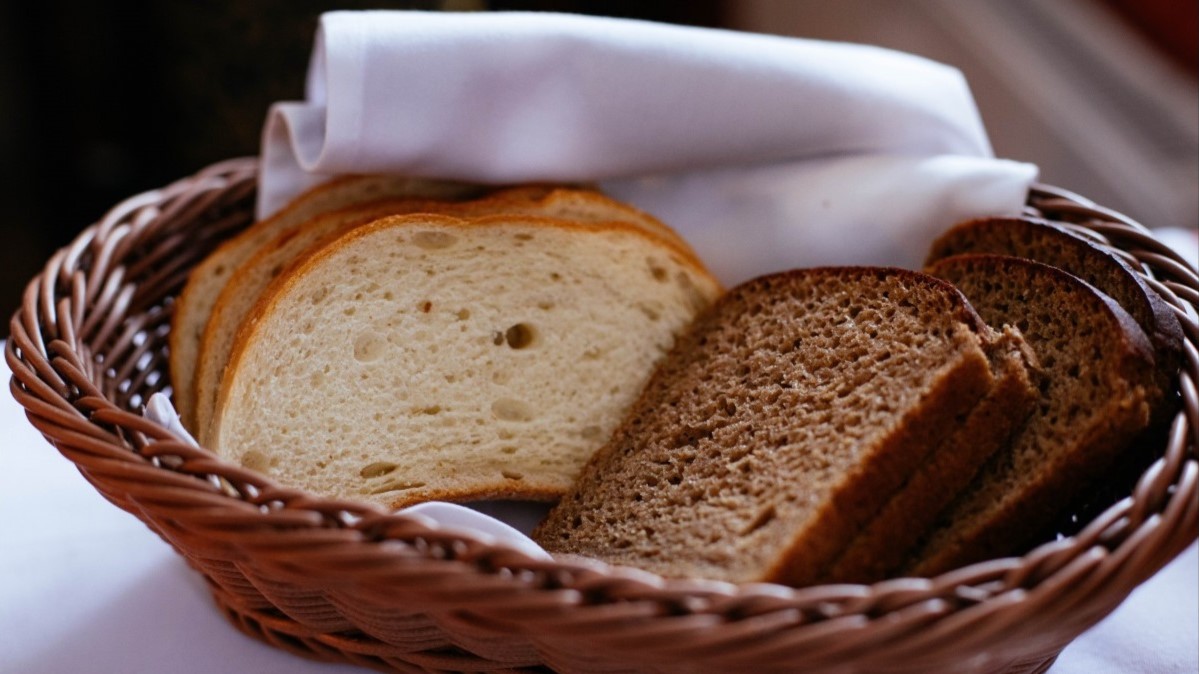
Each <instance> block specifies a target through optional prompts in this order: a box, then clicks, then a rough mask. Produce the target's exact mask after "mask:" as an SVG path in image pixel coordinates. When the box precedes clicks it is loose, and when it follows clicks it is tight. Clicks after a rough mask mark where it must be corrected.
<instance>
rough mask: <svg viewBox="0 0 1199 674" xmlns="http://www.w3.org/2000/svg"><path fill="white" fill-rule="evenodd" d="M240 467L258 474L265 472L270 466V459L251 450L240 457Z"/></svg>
mask: <svg viewBox="0 0 1199 674" xmlns="http://www.w3.org/2000/svg"><path fill="white" fill-rule="evenodd" d="M241 465H242V467H243V468H249V469H250V470H255V471H258V472H265V471H266V470H267V469H268V468H269V467H270V465H271V460H270V457H268V456H267V455H266V454H263V453H262V452H260V451H258V450H254V449H251V450H250V451H248V452H246V453H245V454H242V455H241Z"/></svg>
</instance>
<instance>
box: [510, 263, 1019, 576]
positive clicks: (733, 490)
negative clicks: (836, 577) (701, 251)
mask: <svg viewBox="0 0 1199 674" xmlns="http://www.w3.org/2000/svg"><path fill="white" fill-rule="evenodd" d="M1022 353H1023V352H1022V350H1021V348H1020V347H1019V339H1018V337H1016V336H1015V333H1014V332H1013V333H1009V335H1008V336H1001V335H997V334H996V333H994V332H993V331H991V330H990V329H989V328H988V327H987V326H986V325H985V324H984V323H983V321H982V320H981V319H980V318H979V317H978V315H977V314H976V313H975V312H974V310H973V309H971V308H970V306H969V305H968V304H967V302H966V300H965V299H964V298H963V297H962V295H961V293H959V292H958V291H957V290H955V289H954V288H953V287H952V286H950V285H948V284H946V283H944V282H941V281H938V280H936V279H934V278H932V277H929V276H925V275H923V274H919V273H916V272H908V271H902V270H893V269H872V268H824V269H812V270H801V271H795V272H790V273H785V274H781V275H772V276H767V277H762V278H759V279H756V280H754V281H751V282H749V283H747V284H743V285H741V286H738V287H737V288H734V289H732V290H730V291H729V293H728V294H727V295H725V297H723V298H722V299H721V300H720V301H719V302H718V303H717V304H716V306H715V307H714V308H713V309H712V310H710V311H709V312H707V313H706V314H704V315H703V316H702V317H701V318H700V319H699V320H698V321H697V322H696V324H695V325H694V326H693V328H692V329H691V330H690V331H689V332H688V333H687V334H686V335H685V336H684V337H683V338H681V339H680V340H679V342H678V343H677V344H676V346H675V349H674V350H673V351H672V352H671V353H670V355H669V356H668V357H667V358H666V359H665V360H664V361H663V362H662V364H661V365H660V366H659V369H658V370H657V372H656V373H655V375H654V377H653V378H652V380H651V381H650V383H649V385H648V386H647V388H646V390H645V391H644V393H643V394H642V396H641V397H640V398H639V400H638V401H637V403H636V405H635V406H634V407H633V409H632V410H631V411H630V414H629V416H628V417H627V418H626V419H625V421H624V423H623V424H622V425H621V427H620V428H619V430H618V431H617V432H616V434H615V436H614V437H613V439H612V441H611V442H610V443H609V444H608V445H607V446H605V447H604V449H602V450H601V451H600V452H598V453H597V454H596V455H595V456H594V457H593V459H592V460H591V462H589V463H588V465H587V467H586V469H585V470H584V472H583V474H582V476H581V477H580V479H579V481H578V482H577V483H576V485H575V487H574V488H573V489H572V491H571V492H570V493H569V494H568V495H567V496H566V497H565V498H564V499H563V500H562V501H561V502H560V503H559V504H558V505H557V507H555V509H554V510H553V511H551V513H550V515H549V517H548V518H547V519H546V521H545V522H543V523H542V524H541V525H540V526H539V527H538V529H537V530H536V531H535V532H534V537H535V538H536V539H537V540H538V541H539V542H540V543H541V544H542V545H544V546H545V547H547V548H548V549H550V550H551V551H556V552H560V553H572V554H581V555H587V556H591V557H598V558H600V559H604V560H606V561H609V562H613V563H619V564H628V565H633V566H638V567H641V568H644V569H648V570H651V571H654V572H657V573H661V574H663V575H667V576H701V577H706V578H717V579H723V580H729V581H738V582H743V581H775V582H783V583H789V584H796V585H800V584H805V583H810V582H814V581H816V580H818V579H820V578H821V577H823V576H824V575H825V574H826V573H827V570H828V568H829V566H830V565H832V564H833V563H834V562H836V561H837V559H838V556H839V555H840V553H842V551H844V550H845V549H846V547H847V546H849V545H850V544H851V543H853V542H854V541H855V539H856V538H857V537H858V536H860V535H861V536H867V537H871V536H877V537H879V542H884V539H885V538H886V534H887V532H870V531H868V526H867V525H868V523H869V522H870V521H871V518H873V517H875V516H876V514H877V513H878V512H879V511H880V509H882V508H883V507H884V506H886V505H887V503H888V502H889V501H890V500H891V499H892V497H894V496H896V495H897V494H900V493H902V492H903V487H904V486H905V485H906V484H907V483H908V482H909V481H910V480H911V479H912V478H913V477H914V476H915V475H917V474H918V473H919V471H920V470H921V467H922V466H924V465H927V464H926V462H928V461H929V460H930V455H931V456H939V457H940V458H936V459H935V461H937V462H939V464H938V465H939V466H940V470H941V472H943V473H945V474H947V475H948V474H952V479H953V480H955V481H957V482H959V483H960V482H964V481H965V480H967V479H969V477H970V475H972V474H973V471H974V470H975V469H976V468H977V463H978V462H979V461H981V459H979V458H978V457H977V454H975V456H974V462H973V465H967V464H969V463H970V462H954V461H951V460H949V459H951V458H952V457H953V456H954V455H955V454H957V453H959V452H963V451H965V452H969V451H972V447H971V445H972V444H975V443H976V440H975V438H972V437H967V436H966V435H965V434H962V433H959V432H957V429H958V428H959V426H960V425H961V424H962V423H963V422H964V421H965V420H970V421H969V422H966V423H967V426H975V427H978V428H980V429H981V428H983V427H986V426H989V425H990V424H993V423H1000V424H1001V425H1002V426H1004V427H1007V428H1010V427H1012V426H1014V425H1015V424H1016V423H1017V422H1018V420H1019V419H1021V418H1022V417H1023V416H1024V415H1025V414H1026V413H1027V412H1028V409H1029V407H1028V405H1029V404H1030V403H1031V400H1032V390H1031V388H1030V387H1029V384H1028V382H1029V380H1028V377H1027V373H1026V372H1024V371H1023V361H1022V358H1023V356H1022ZM993 364H1000V366H1001V369H1000V371H996V369H994V368H993ZM1007 367H1013V368H1015V369H1016V370H1017V373H1016V376H1015V378H1014V379H1009V378H1008V375H1007V374H1006V373H1005V372H1004V371H1003V368H1007ZM1013 382H1016V384H1015V385H1013ZM1013 392H1014V395H1012V393H1013ZM1006 418H1010V420H1007V419H1006ZM1001 419H1002V420H1001ZM1000 433H1003V431H1000ZM997 444H998V443H992V444H991V447H990V449H992V450H993V449H995V448H996V447H997ZM983 458H985V457H983ZM902 507H903V509H904V510H905V511H906V512H905V513H904V514H905V515H906V516H908V517H912V518H915V519H919V520H923V521H928V520H931V518H932V517H933V516H934V515H935V514H936V512H935V510H936V503H934V502H932V501H928V500H924V499H919V498H912V499H906V500H905V501H904V503H903V506H902ZM863 544H864V545H866V546H868V547H871V548H873V547H877V544H876V541H875V540H873V539H871V540H866V541H865V542H864V543H863Z"/></svg>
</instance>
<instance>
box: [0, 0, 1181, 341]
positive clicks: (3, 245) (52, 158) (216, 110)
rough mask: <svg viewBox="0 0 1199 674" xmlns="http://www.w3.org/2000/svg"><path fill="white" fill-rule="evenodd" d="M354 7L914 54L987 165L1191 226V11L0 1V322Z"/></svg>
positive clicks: (957, 3) (1012, 0)
mask: <svg viewBox="0 0 1199 674" xmlns="http://www.w3.org/2000/svg"><path fill="white" fill-rule="evenodd" d="M1048 6H1053V7H1057V9H1051V10H1047V9H1046V7H1048ZM368 8H370V9H388V8H391V9H426V10H443V11H488V10H535V11H565V12H577V13H584V14H600V15H608V16H622V17H634V18H643V19H652V20H658V21H666V22H673V23H684V24H692V25H700V26H722V27H731V28H736V29H740V30H749V31H757V32H770V33H780V34H787V35H799V36H806V37H816V38H824V39H837V40H848V41H854V42H868V43H874V44H881V45H884V46H890V47H895V48H899V49H904V50H906V51H912V52H916V53H921V54H925V55H928V56H930V57H932V58H937V59H939V60H942V61H946V62H949V63H951V64H953V65H955V66H957V67H960V68H962V69H963V70H964V71H965V72H966V74H967V77H968V78H970V81H971V84H972V86H973V87H974V90H975V94H976V97H977V98H978V99H979V105H980V108H981V109H982V110H983V113H984V119H985V121H986V122H987V125H988V129H990V131H991V135H992V139H993V141H994V143H995V147H996V152H997V154H999V155H1000V156H1007V157H1011V158H1014V159H1022V160H1027V161H1034V162H1037V163H1039V164H1041V165H1042V167H1043V169H1044V177H1045V178H1046V179H1047V180H1050V181H1053V182H1055V183H1057V184H1061V185H1063V186H1067V187H1071V188H1074V189H1077V190H1079V191H1081V192H1083V193H1084V194H1087V195H1088V196H1091V197H1092V198H1095V199H1097V200H1100V201H1103V202H1105V203H1107V204H1108V205H1111V206H1113V207H1117V208H1125V209H1128V210H1129V211H1130V212H1133V214H1134V216H1135V217H1141V218H1142V219H1144V220H1145V221H1146V222H1147V224H1151V225H1159V224H1171V225H1176V226H1185V227H1195V226H1196V224H1197V222H1199V215H1196V211H1199V206H1196V201H1197V198H1196V192H1199V185H1197V184H1196V180H1197V178H1196V176H1197V175H1199V169H1195V168H1194V166H1195V163H1196V162H1197V161H1199V160H1197V159H1196V153H1197V149H1196V148H1199V113H1197V112H1196V108H1195V104H1196V102H1195V98H1196V94H1195V92H1196V88H1195V87H1196V85H1195V82H1196V73H1197V70H1199V56H1197V54H1196V31H1197V25H1199V8H1197V5H1196V3H1195V2H1194V0H1054V1H1053V2H1042V1H1041V0H905V2H900V3H896V2H893V1H892V0H838V2H827V1H826V0H745V1H737V0H690V1H688V2H673V1H670V0H641V1H635V0H621V1H611V2H600V1H586V0H575V1H571V0H477V1H469V0H457V1H455V0H442V1H433V0H430V1H426V2H387V1H376V2H358V1H347V0H339V1H335V0H325V1H323V2H316V1H312V0H286V1H284V0H258V1H255V2H234V1H232V0H226V1H213V2H198V1H186V2H170V3H164V2H152V1H150V0H140V1H139V0H128V1H118V2H94V1H93V0H57V1H54V0H51V1H48V2H4V3H0V153H2V156H3V158H4V161H3V162H2V163H0V172H2V173H0V208H2V209H3V210H2V213H3V215H2V216H0V236H3V240H2V242H0V316H3V317H5V318H7V317H8V316H10V315H11V314H12V312H13V311H14V310H15V308H16V306H17V303H18V302H19V297H20V293H21V291H22V289H23V287H24V285H25V284H26V282H27V281H28V280H29V279H30V278H32V276H33V275H34V274H36V273H37V272H38V270H39V269H40V267H41V265H42V264H43V262H44V261H45V260H46V259H47V258H48V257H49V256H50V255H51V254H52V252H53V251H54V250H55V249H57V248H58V247H60V246H63V245H65V244H66V243H68V242H69V241H70V240H71V239H72V238H73V237H74V236H75V235H76V234H77V233H78V232H79V230H80V229H82V228H83V227H85V226H87V225H88V224H90V223H92V222H94V221H95V220H96V219H98V218H99V217H100V216H101V215H102V214H103V213H104V211H105V210H106V209H107V208H108V207H109V206H112V205H113V204H115V203H116V202H117V201H119V200H121V199H122V198H124V197H127V196H130V195H133V194H135V193H138V192H140V191H144V190H147V189H152V188H155V187H159V186H162V185H164V184H166V183H168V182H170V181H172V180H174V179H176V178H179V177H183V176H185V175H188V174H190V173H192V172H194V171H196V170H197V169H199V168H201V167H203V166H205V165H207V164H210V163H212V162H215V161H219V160H222V159H226V158H230V157H237V156H244V155H251V154H255V153H256V152H257V149H258V143H259V132H260V129H261V125H262V122H263V118H264V115H265V112H266V110H267V107H268V106H269V105H270V103H271V102H273V101H278V100H296V99H300V98H302V97H303V82H304V74H305V69H306V66H307V61H308V54H309V50H310V48H311V44H312V37H313V34H314V31H315V28H316V22H317V17H318V16H319V14H320V13H321V12H323V11H326V10H332V9H368ZM1062 8H1065V9H1064V10H1063V9H1062ZM1080 17H1081V18H1080ZM1080 22H1081V25H1082V28H1081V29H1079V28H1078V24H1079V23H1080ZM1046 26H1048V29H1046V28H1045V27H1046ZM1031 28H1035V29H1036V30H1031ZM972 31H974V32H972ZM975 33H977V34H975ZM1038 50H1039V52H1038ZM1055 50H1056V51H1055ZM1038 53H1039V55H1036V56H1035V57H1030V56H1029V54H1034V55H1035V54H1038ZM1016 54H1018V55H1020V58H1019V59H1017V60H1012V61H1010V62H1009V59H1008V56H1009V55H1016ZM1062 54H1066V55H1068V56H1067V57H1066V58H1063V57H1062ZM1038 59H1039V60H1038ZM1063 82H1064V83H1065V84H1063ZM1071 87H1073V89H1075V90H1076V91H1072V90H1071ZM1121 101H1123V102H1121ZM1055 108H1056V109H1057V111H1056V112H1055ZM1092 108H1094V109H1092ZM1108 108H1115V109H1116V110H1115V112H1114V113H1110V114H1109V113H1108V112H1104V110H1106V109H1108ZM1081 109H1086V111H1087V112H1086V114H1085V115H1082V116H1083V117H1086V116H1087V115H1090V118H1087V119H1082V120H1081V121H1080V116H1079V115H1078V114H1077V111H1078V110H1081ZM1080 125H1081V127H1082V128H1081V129H1080V128H1078V127H1079V126H1080ZM1117 136H1119V137H1118V138H1117ZM1091 146H1100V149H1099V150H1096V149H1094V148H1093V147H1091ZM1104 148H1106V149H1104ZM1129 148H1134V149H1136V150H1135V151H1134V150H1130V149H1129ZM1105 152H1106V153H1107V154H1105ZM1136 152H1140V153H1141V155H1144V156H1141V155H1137V156H1134V157H1131V158H1130V156H1129V155H1130V153H1131V154H1136ZM1108 156H1111V157H1113V158H1114V161H1116V163H1119V164H1122V165H1125V164H1126V165H1125V166H1124V167H1123V169H1121V170H1109V169H1107V168H1104V166H1105V165H1106V164H1108V163H1110V162H1109V161H1108V160H1107V159H1105V157H1108ZM1145 166H1150V167H1156V168H1155V169H1154V170H1147V169H1145ZM1180 166H1181V170H1180V169H1179V167H1180ZM1130 176H1132V177H1130ZM1148 204H1154V205H1152V206H1150V205H1148ZM1138 208H1139V209H1140V211H1139V212H1137V211H1138ZM3 334H7V331H6V330H5V331H3Z"/></svg>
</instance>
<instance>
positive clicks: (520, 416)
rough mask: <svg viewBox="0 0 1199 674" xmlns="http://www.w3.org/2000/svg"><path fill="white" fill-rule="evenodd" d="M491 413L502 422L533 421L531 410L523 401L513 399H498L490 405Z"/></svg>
mask: <svg viewBox="0 0 1199 674" xmlns="http://www.w3.org/2000/svg"><path fill="white" fill-rule="evenodd" d="M491 413H492V414H493V415H495V418H496V419H500V420H503V421H530V420H532V419H533V408H532V407H531V406H530V405H529V404H528V403H526V402H524V401H523V400H516V399H515V398H500V399H499V400H497V401H495V402H493V403H491Z"/></svg>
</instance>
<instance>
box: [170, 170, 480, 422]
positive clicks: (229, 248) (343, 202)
mask: <svg viewBox="0 0 1199 674" xmlns="http://www.w3.org/2000/svg"><path fill="white" fill-rule="evenodd" d="M484 192H485V189H484V188H482V187H480V186H477V185H468V184H465V183H456V182H449V181H436V180H424V179H419V178H404V177H397V176H377V175H371V176H345V177H342V178H336V179H334V180H332V181H330V182H327V183H324V184H322V185H319V186H317V187H315V188H313V189H311V190H309V191H307V192H305V193H304V194H301V195H300V196H298V197H296V198H295V199H294V200H293V201H292V202H291V203H289V204H288V205H287V207H285V208H284V209H282V210H280V211H279V212H278V213H276V214H275V215H273V216H271V217H270V218H267V219H264V220H261V221H259V222H257V223H255V224H253V225H251V226H250V227H248V228H246V229H245V230H244V231H243V232H241V233H240V234H238V235H237V236H235V237H233V238H231V239H229V240H228V241H225V242H224V243H222V244H221V245H220V246H219V247H218V248H217V249H216V250H215V251H213V252H212V253H210V254H209V255H208V256H207V257H205V258H204V260H203V261H201V262H200V264H198V265H196V267H195V268H194V269H193V270H192V272H191V274H190V275H189V276H188V281H187V284H186V285H185V286H184V288H183V291H182V292H181V293H180V294H179V296H178V297H177V298H176V299H175V304H174V307H173V315H172V317H171V332H170V335H169V336H168V338H167V341H168V347H169V349H168V364H169V367H170V372H171V388H172V391H173V398H174V404H175V408H176V410H178V412H179V415H180V417H181V419H182V421H183V424H184V426H185V427H186V428H189V429H195V428H196V425H195V374H196V365H197V362H198V360H199V353H200V345H201V340H202V338H203V335H204V326H205V325H206V324H207V322H208V317H209V315H210V314H211V312H212V307H213V305H214V304H215V303H216V300H217V297H218V296H219V295H220V293H221V290H222V289H223V288H224V287H225V283H226V282H227V281H228V279H229V277H230V276H231V275H232V274H233V272H234V271H235V270H236V269H237V268H238V267H239V266H240V265H241V264H242V263H243V262H245V261H246V260H248V259H249V258H250V257H251V256H252V255H253V254H254V252H255V251H257V250H258V249H259V247H260V246H262V245H263V244H266V243H267V242H269V241H270V240H271V239H272V238H274V236H275V235H276V234H277V233H278V232H279V231H280V230H281V229H283V228H286V227H291V226H294V225H296V224H298V223H302V222H304V221H305V220H308V219H309V218H311V217H313V216H315V215H317V214H319V213H324V212H327V211H333V210H337V209H340V208H344V207H346V206H349V205H351V204H355V203H362V202H367V201H374V200H378V199H383V198H388V197H413V198H422V199H440V200H446V201H453V200H459V199H467V198H471V197H475V196H479V195H480V194H482V193H484Z"/></svg>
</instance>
